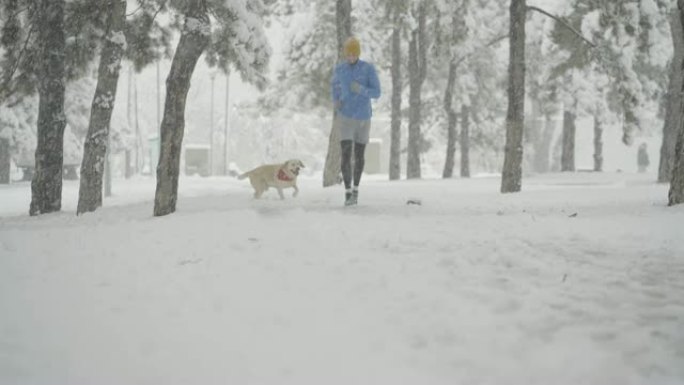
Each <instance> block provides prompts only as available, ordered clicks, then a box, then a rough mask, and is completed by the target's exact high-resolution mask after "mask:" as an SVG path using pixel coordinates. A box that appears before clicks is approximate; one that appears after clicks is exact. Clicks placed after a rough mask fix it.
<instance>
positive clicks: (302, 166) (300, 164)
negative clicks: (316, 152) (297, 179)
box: [297, 160, 306, 168]
mask: <svg viewBox="0 0 684 385" xmlns="http://www.w3.org/2000/svg"><path fill="white" fill-rule="evenodd" d="M297 163H299V167H301V168H306V166H304V163H303V162H302V161H301V160H297Z"/></svg>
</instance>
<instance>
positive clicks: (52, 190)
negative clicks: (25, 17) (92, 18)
mask: <svg viewBox="0 0 684 385" xmlns="http://www.w3.org/2000/svg"><path fill="white" fill-rule="evenodd" d="M64 7H65V4H64V0H40V1H39V2H38V10H37V12H38V23H37V28H38V41H39V42H40V43H39V44H40V48H39V53H38V56H39V57H38V59H39V60H40V64H39V70H38V72H39V73H38V77H39V88H38V97H39V106H38V132H37V139H38V145H37V146H36V161H35V173H34V174H33V179H32V180H31V205H30V208H29V214H30V215H39V214H45V213H50V212H54V211H59V210H61V208H62V168H63V165H64V128H65V127H66V117H65V115H64V91H65V88H64V81H65V78H64V75H65V52H64V50H65V46H66V40H65V32H64Z"/></svg>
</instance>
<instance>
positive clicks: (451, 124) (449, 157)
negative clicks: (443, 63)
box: [442, 62, 463, 178]
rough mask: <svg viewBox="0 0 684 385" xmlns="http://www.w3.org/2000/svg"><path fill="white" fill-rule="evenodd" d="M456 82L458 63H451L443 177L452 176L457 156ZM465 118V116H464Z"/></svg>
mask: <svg viewBox="0 0 684 385" xmlns="http://www.w3.org/2000/svg"><path fill="white" fill-rule="evenodd" d="M454 83H456V64H455V63H453V62H452V63H451V64H449V76H448V78H447V85H446V90H445V91H444V111H445V112H446V115H447V146H446V160H445V162H444V171H443V172H442V177H443V178H451V177H452V176H453V174H454V163H455V159H454V158H455V156H456V136H457V135H458V133H457V132H456V111H454V106H453V103H454V100H453V99H454V98H453V87H454ZM462 119H463V118H462Z"/></svg>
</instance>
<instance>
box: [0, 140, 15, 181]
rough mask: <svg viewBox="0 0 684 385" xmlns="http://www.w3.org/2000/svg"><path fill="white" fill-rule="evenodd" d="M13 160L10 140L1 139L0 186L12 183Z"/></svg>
mask: <svg viewBox="0 0 684 385" xmlns="http://www.w3.org/2000/svg"><path fill="white" fill-rule="evenodd" d="M11 160H12V157H11V156H10V143H9V139H7V138H2V137H0V184H9V183H10V165H11V163H12V162H11Z"/></svg>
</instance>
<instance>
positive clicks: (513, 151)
mask: <svg viewBox="0 0 684 385" xmlns="http://www.w3.org/2000/svg"><path fill="white" fill-rule="evenodd" d="M525 9H526V4H525V0H511V6H510V27H509V28H510V32H509V36H510V38H509V39H510V44H509V45H510V48H509V51H510V53H509V64H508V112H507V113H506V147H505V154H504V166H503V171H502V173H501V192H502V193H509V192H518V191H520V188H521V186H522V159H523V146H522V140H523V127H524V124H525Z"/></svg>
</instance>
